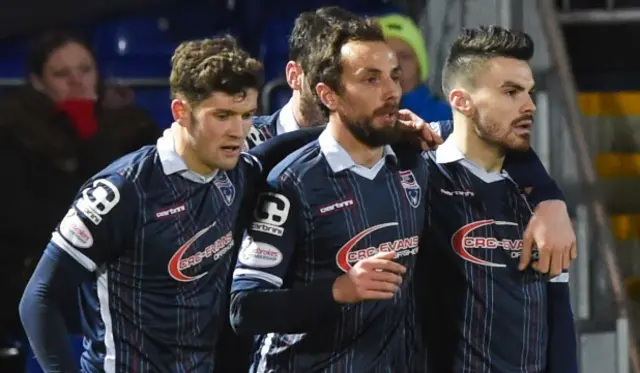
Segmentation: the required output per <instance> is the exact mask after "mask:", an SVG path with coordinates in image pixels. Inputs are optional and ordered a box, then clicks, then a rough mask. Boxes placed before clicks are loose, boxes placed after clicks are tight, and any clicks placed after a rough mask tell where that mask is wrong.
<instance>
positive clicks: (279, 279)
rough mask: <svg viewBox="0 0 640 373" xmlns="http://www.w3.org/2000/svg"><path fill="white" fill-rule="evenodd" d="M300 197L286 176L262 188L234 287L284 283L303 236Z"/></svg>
mask: <svg viewBox="0 0 640 373" xmlns="http://www.w3.org/2000/svg"><path fill="white" fill-rule="evenodd" d="M301 199H302V197H301V194H300V193H299V188H297V186H296V185H295V183H294V182H293V180H292V179H291V178H289V177H286V176H281V177H280V178H279V180H278V182H277V183H275V185H274V183H272V184H271V185H268V186H267V187H266V188H264V189H263V190H261V192H260V193H259V196H258V201H257V203H256V207H255V209H254V212H253V219H252V222H251V224H250V226H249V230H248V232H247V235H246V236H245V237H244V239H243V243H242V247H241V249H240V253H239V254H238V261H237V264H236V269H235V271H234V273H233V286H232V291H239V290H249V289H253V288H262V287H266V288H279V287H281V286H282V285H283V282H284V278H285V276H286V274H287V271H288V269H289V264H290V262H291V258H292V257H293V255H294V250H295V248H296V246H297V245H299V244H300V242H299V241H300V237H302V235H301V231H302V230H303V227H304V223H303V222H304V220H303V214H302V201H301Z"/></svg>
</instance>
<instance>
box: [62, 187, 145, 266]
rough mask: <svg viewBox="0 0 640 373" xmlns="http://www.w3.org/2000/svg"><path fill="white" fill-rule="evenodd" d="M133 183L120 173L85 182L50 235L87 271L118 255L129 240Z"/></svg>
mask: <svg viewBox="0 0 640 373" xmlns="http://www.w3.org/2000/svg"><path fill="white" fill-rule="evenodd" d="M138 210H139V206H138V197H137V192H136V190H135V188H134V186H133V183H132V182H131V181H129V180H128V179H127V178H126V177H124V176H123V175H120V174H113V175H109V176H105V177H103V178H95V179H92V180H90V181H89V182H88V183H86V184H85V185H84V186H83V188H82V189H81V191H80V192H79V193H78V194H77V195H76V198H75V200H74V202H73V204H72V206H71V208H70V209H69V211H68V212H67V214H66V215H65V217H64V218H63V219H62V221H61V222H60V224H59V225H58V227H57V228H56V230H55V231H54V232H53V235H52V237H51V243H52V244H53V245H54V246H56V247H58V248H60V249H61V250H63V251H65V252H66V253H67V254H69V255H70V256H71V257H72V258H74V259H75V260H76V261H78V262H79V263H80V264H81V265H82V266H83V267H85V268H86V269H87V270H89V271H95V270H96V269H97V268H98V266H100V265H101V264H102V263H104V262H107V261H110V260H113V259H114V258H116V257H117V256H119V255H120V254H121V253H122V252H123V251H124V250H125V249H126V247H127V245H128V244H129V243H130V242H131V241H132V237H133V232H134V230H135V224H136V219H137V216H138Z"/></svg>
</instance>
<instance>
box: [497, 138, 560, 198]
mask: <svg viewBox="0 0 640 373" xmlns="http://www.w3.org/2000/svg"><path fill="white" fill-rule="evenodd" d="M504 169H505V170H506V171H507V172H508V173H509V175H510V176H511V177H512V178H513V181H515V182H516V184H518V185H519V186H521V187H523V188H525V190H528V193H527V199H528V200H529V202H530V203H531V204H532V205H534V206H535V205H537V204H538V203H540V202H542V201H547V200H553V199H559V200H564V194H563V193H562V191H561V190H560V188H559V187H558V185H557V184H556V182H555V181H554V180H553V179H552V178H551V176H549V173H548V172H547V170H546V169H545V167H544V165H543V164H542V162H541V161H540V158H538V155H537V154H536V152H534V151H533V149H529V150H527V151H526V152H509V153H508V154H507V156H506V158H505V162H504Z"/></svg>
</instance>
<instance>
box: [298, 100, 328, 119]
mask: <svg viewBox="0 0 640 373" xmlns="http://www.w3.org/2000/svg"><path fill="white" fill-rule="evenodd" d="M300 114H301V115H302V118H304V121H305V122H306V123H307V124H308V125H309V127H317V126H323V125H325V124H327V122H326V120H325V118H324V116H323V115H322V112H321V111H320V108H319V107H318V104H317V103H316V100H315V97H313V96H312V95H311V96H309V95H306V94H304V93H303V94H301V95H300Z"/></svg>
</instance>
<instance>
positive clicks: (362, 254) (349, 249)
mask: <svg viewBox="0 0 640 373" xmlns="http://www.w3.org/2000/svg"><path fill="white" fill-rule="evenodd" d="M397 225H398V223H397V222H392V223H383V224H378V225H374V226H373V227H369V228H367V229H365V230H363V231H362V232H360V233H358V234H356V235H355V236H353V237H352V238H351V239H350V240H349V241H347V243H345V244H344V245H343V246H342V247H341V248H340V250H338V253H337V254H336V264H337V265H338V268H340V269H341V270H342V271H344V272H349V270H350V269H351V267H352V266H353V265H354V264H356V263H357V262H359V261H360V260H362V259H366V258H369V257H372V256H374V255H376V254H377V253H379V252H389V251H395V252H396V257H397V258H399V257H403V256H407V255H415V254H417V253H418V241H419V237H418V236H412V237H405V238H398V239H396V240H393V241H385V242H382V243H380V244H378V245H377V246H372V247H367V248H364V249H354V248H355V247H356V245H357V244H358V242H360V241H361V240H362V239H363V238H365V237H366V236H368V235H370V234H371V233H373V232H375V231H377V230H380V229H383V228H387V227H395V226H397Z"/></svg>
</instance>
